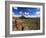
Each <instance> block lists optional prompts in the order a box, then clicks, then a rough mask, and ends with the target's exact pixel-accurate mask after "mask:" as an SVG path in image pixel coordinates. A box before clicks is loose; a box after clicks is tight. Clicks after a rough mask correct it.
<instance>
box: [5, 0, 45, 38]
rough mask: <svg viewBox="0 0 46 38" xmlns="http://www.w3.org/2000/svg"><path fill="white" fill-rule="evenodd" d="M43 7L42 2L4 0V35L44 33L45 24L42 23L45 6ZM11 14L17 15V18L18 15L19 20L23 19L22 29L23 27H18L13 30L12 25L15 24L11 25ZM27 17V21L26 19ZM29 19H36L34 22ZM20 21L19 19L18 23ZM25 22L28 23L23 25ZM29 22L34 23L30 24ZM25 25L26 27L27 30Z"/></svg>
mask: <svg viewBox="0 0 46 38" xmlns="http://www.w3.org/2000/svg"><path fill="white" fill-rule="evenodd" d="M44 7H45V6H44V3H36V2H20V1H5V37H18V36H32V35H44V33H45V31H44V30H45V29H44V28H45V26H44V25H45V24H44V22H45V21H44V17H45V16H44V15H45V11H44V10H45V8H44ZM29 10H30V11H29ZM32 10H33V11H32ZM18 11H19V12H18ZM27 12H28V13H27ZM17 15H18V16H17ZM12 16H15V17H17V19H19V18H20V17H19V16H21V20H20V21H22V20H23V21H24V30H23V28H21V30H20V29H19V30H18V29H17V30H14V27H15V26H16V25H15V26H13V23H12V21H13V18H14V17H13V18H12ZM22 16H24V17H22ZM26 17H27V18H26ZM27 19H28V21H27ZM29 19H30V21H29ZM31 19H32V21H33V20H34V19H35V20H37V21H36V23H35V21H33V22H32V21H31ZM20 21H19V24H21V23H22V22H20ZM17 23H18V22H17ZM27 23H28V25H27V26H25V24H27ZM15 24H16V22H15ZM31 24H34V25H31ZM36 24H37V25H36ZM21 26H22V25H21ZM26 27H27V28H28V30H27V28H26ZM15 28H16V27H15ZM18 28H19V27H18ZM12 29H13V30H12ZM29 29H30V30H29Z"/></svg>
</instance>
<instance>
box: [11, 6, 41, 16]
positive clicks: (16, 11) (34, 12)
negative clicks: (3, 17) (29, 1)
mask: <svg viewBox="0 0 46 38" xmlns="http://www.w3.org/2000/svg"><path fill="white" fill-rule="evenodd" d="M12 14H13V15H23V16H40V8H35V7H34V8H33V7H12Z"/></svg>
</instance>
